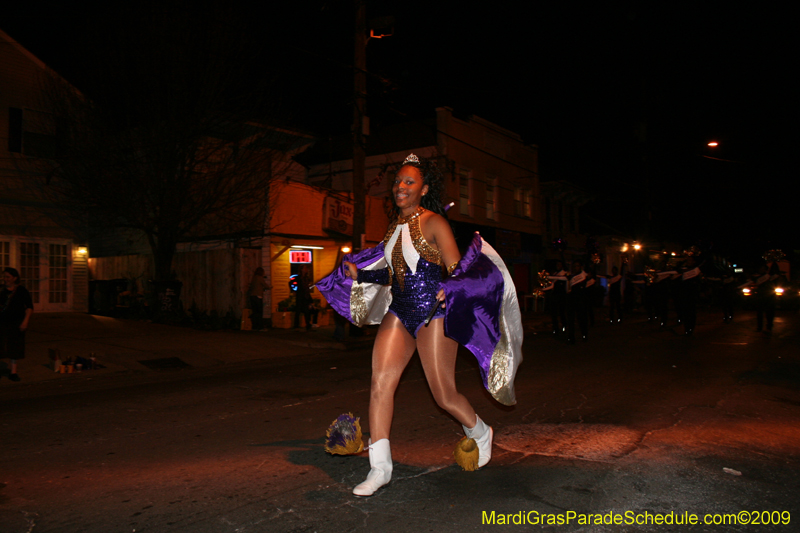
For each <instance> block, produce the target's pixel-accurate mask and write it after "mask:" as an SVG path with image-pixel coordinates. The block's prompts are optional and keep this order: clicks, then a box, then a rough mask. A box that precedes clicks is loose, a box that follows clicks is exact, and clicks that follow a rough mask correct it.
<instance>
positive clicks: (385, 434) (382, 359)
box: [369, 313, 472, 442]
mask: <svg viewBox="0 0 800 533" xmlns="http://www.w3.org/2000/svg"><path fill="white" fill-rule="evenodd" d="M415 348H416V346H415V343H414V337H412V336H411V334H410V333H409V332H408V330H407V329H406V327H405V326H404V325H403V323H402V322H400V319H398V318H397V317H396V316H395V315H393V314H392V313H386V316H385V317H384V318H383V321H382V322H381V327H380V328H379V329H378V334H377V335H376V336H375V345H374V346H373V348H372V385H371V389H370V396H369V435H370V439H371V440H372V442H377V441H379V440H381V439H388V438H389V432H390V431H391V429H392V417H393V416H394V393H395V391H396V390H397V385H398V384H399V383H400V377H401V376H402V375H403V370H405V368H406V365H408V362H409V361H410V360H411V356H412V355H414V350H415ZM470 425H472V423H471V424H470Z"/></svg>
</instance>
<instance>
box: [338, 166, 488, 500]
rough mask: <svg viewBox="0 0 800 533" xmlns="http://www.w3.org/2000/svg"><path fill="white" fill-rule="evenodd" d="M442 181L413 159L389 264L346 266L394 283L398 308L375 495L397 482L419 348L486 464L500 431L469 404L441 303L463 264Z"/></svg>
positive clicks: (388, 333)
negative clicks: (404, 383) (405, 378)
mask: <svg viewBox="0 0 800 533" xmlns="http://www.w3.org/2000/svg"><path fill="white" fill-rule="evenodd" d="M442 189H443V184H442V176H441V173H440V172H439V171H438V169H437V167H436V165H435V163H432V162H429V161H423V162H420V161H419V159H418V158H417V157H416V156H414V155H413V154H412V155H410V156H409V157H408V158H407V159H406V160H405V161H404V163H403V166H402V167H401V168H400V170H399V171H398V172H397V177H396V179H395V182H394V185H393V187H392V194H393V199H394V204H395V205H394V214H395V215H396V220H395V222H393V223H392V224H391V225H390V227H389V230H388V232H387V233H386V237H385V239H384V243H385V247H384V254H385V258H386V262H387V264H388V265H389V266H387V267H386V268H383V269H379V270H358V269H357V268H356V265H355V264H354V263H352V262H349V261H345V262H344V265H345V267H346V269H347V270H346V271H345V275H346V276H348V277H350V278H351V279H353V280H355V281H357V282H358V283H359V284H360V283H375V284H379V285H388V284H389V283H391V285H392V288H391V299H392V301H391V305H390V306H389V309H388V311H389V312H387V313H386V314H385V316H384V317H383V319H382V320H381V322H380V328H379V329H378V333H377V335H376V338H375V345H374V348H373V352H372V384H371V390H370V405H369V423H370V436H371V439H370V442H371V444H370V446H369V460H370V467H371V469H370V471H369V474H368V475H367V479H366V481H364V482H363V483H361V484H360V485H358V486H357V487H356V488H355V489H354V490H353V494H356V495H358V496H371V495H372V494H373V493H374V492H375V491H376V490H378V489H379V488H380V487H382V486H383V485H385V484H387V483H389V481H390V479H391V476H392V457H391V450H390V447H389V433H390V430H391V425H392V417H393V415H394V394H395V391H396V390H397V386H398V384H399V382H400V377H401V375H402V373H403V370H404V369H405V367H406V365H407V364H408V362H409V360H410V359H411V356H412V355H413V354H414V351H415V350H417V351H418V352H419V355H420V360H421V361H422V367H423V369H424V371H425V377H426V379H427V381H428V385H429V386H430V388H431V391H432V392H433V396H434V398H435V400H436V403H437V404H438V405H439V406H440V407H441V408H442V409H444V410H445V411H447V412H448V413H450V414H451V415H452V416H453V417H454V418H455V419H456V420H458V421H459V422H460V423H461V424H462V426H463V428H464V432H465V433H466V434H467V436H468V437H470V438H473V439H475V441H476V443H477V445H478V450H479V460H478V466H479V467H482V466H484V465H486V463H488V462H489V460H490V459H491V456H492V438H493V432H492V428H491V427H489V426H488V425H486V424H485V423H484V422H483V421H482V420H481V419H480V418H479V417H478V416H477V414H476V413H475V410H474V409H473V408H472V406H471V405H470V403H469V401H468V400H467V399H466V398H465V397H464V396H463V395H462V394H460V393H459V392H458V391H457V390H456V383H455V365H456V351H457V349H458V343H457V342H456V341H455V340H453V339H451V338H448V337H446V336H445V331H444V325H443V322H444V321H443V320H442V318H443V317H444V310H443V308H442V307H441V306H439V304H440V303H441V302H442V301H443V300H444V299H445V292H444V290H443V289H440V288H439V286H440V282H441V281H442V277H443V272H444V267H445V265H449V267H448V271H449V272H452V271H453V269H454V268H455V267H456V265H457V264H458V262H459V260H460V259H461V255H460V254H459V251H458V247H457V246H456V242H455V239H454V237H453V232H452V230H451V229H450V225H449V224H448V222H447V220H446V219H445V218H444V216H443V215H444V210H443V208H442V198H441V195H442ZM434 305H436V306H439V307H438V309H437V310H436V312H435V314H434V315H433V319H432V320H431V321H430V324H429V327H422V326H423V324H424V322H425V319H426V317H427V315H428V313H429V311H430V310H431V309H432V308H433V307H434Z"/></svg>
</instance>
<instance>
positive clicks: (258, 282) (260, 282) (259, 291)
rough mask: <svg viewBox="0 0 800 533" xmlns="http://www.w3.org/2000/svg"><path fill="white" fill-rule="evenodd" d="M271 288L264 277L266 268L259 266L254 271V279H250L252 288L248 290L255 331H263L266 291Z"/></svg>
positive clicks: (251, 318)
mask: <svg viewBox="0 0 800 533" xmlns="http://www.w3.org/2000/svg"><path fill="white" fill-rule="evenodd" d="M269 289H271V287H270V286H269V284H268V283H267V281H266V280H265V279H264V269H263V268H262V267H258V268H257V269H256V270H255V272H253V279H251V280H250V288H249V289H248V291H247V296H248V300H249V303H250V311H251V313H250V320H251V322H252V324H253V331H261V330H262V329H263V328H264V292H265V291H268V290H269Z"/></svg>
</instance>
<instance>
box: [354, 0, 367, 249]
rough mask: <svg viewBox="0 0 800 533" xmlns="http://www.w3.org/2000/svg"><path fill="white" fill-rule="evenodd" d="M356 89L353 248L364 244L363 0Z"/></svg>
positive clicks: (361, 2)
mask: <svg viewBox="0 0 800 533" xmlns="http://www.w3.org/2000/svg"><path fill="white" fill-rule="evenodd" d="M355 8H356V34H355V57H354V61H353V64H354V66H355V84H354V87H355V91H354V101H353V204H354V205H353V251H359V250H361V249H362V248H363V247H364V240H365V239H364V237H365V235H364V234H365V233H366V218H367V217H366V202H367V191H366V190H365V178H364V171H365V166H366V151H365V149H364V147H365V144H366V139H365V127H366V117H367V114H366V106H367V6H366V0H355Z"/></svg>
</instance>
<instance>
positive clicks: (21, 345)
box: [0, 267, 33, 381]
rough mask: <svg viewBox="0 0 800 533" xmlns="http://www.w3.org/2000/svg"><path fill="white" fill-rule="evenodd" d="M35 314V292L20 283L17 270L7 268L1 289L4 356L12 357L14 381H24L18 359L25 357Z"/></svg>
mask: <svg viewBox="0 0 800 533" xmlns="http://www.w3.org/2000/svg"><path fill="white" fill-rule="evenodd" d="M32 314H33V300H32V299H31V293H30V292H28V289H26V288H25V287H23V286H22V285H20V284H19V272H18V271H17V269H16V268H11V267H6V268H5V269H3V290H2V291H0V357H3V358H8V359H9V360H10V366H11V368H10V374H9V376H8V378H9V379H10V380H11V381H19V380H20V377H19V374H17V361H19V360H20V359H24V358H25V331H26V330H27V329H28V323H29V322H30V319H31V315H32Z"/></svg>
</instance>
